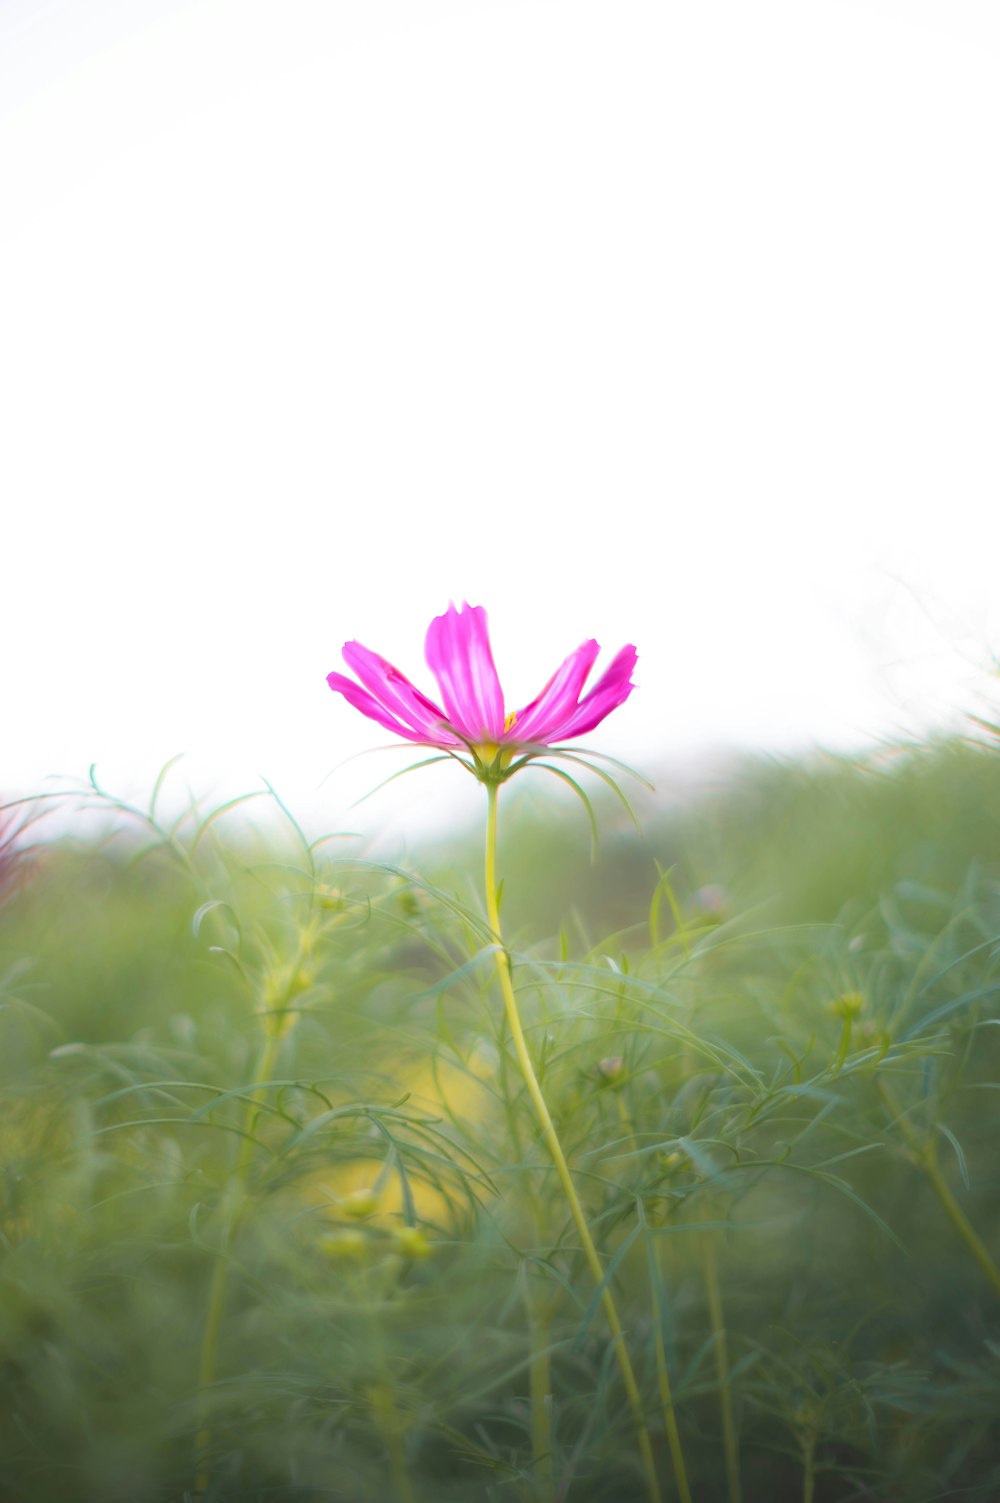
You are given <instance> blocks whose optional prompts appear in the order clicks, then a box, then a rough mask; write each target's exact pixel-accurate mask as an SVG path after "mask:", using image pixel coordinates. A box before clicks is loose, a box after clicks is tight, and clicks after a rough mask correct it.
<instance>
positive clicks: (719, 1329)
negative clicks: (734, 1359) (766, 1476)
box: [702, 1232, 742, 1503]
mask: <svg viewBox="0 0 1000 1503" xmlns="http://www.w3.org/2000/svg"><path fill="white" fill-rule="evenodd" d="M702 1252H703V1258H702V1267H703V1268H704V1271H705V1292H706V1294H707V1295H708V1313H709V1316H710V1317H711V1321H712V1334H713V1335H714V1337H715V1370H716V1373H717V1374H718V1378H719V1405H720V1407H721V1409H722V1449H723V1452H724V1454H725V1458H726V1491H727V1493H728V1496H729V1503H741V1498H742V1492H741V1488H740V1453H739V1446H738V1443H737V1440H736V1424H735V1421H734V1418H733V1390H732V1384H731V1383H730V1381H729V1348H728V1343H727V1341H726V1327H725V1324H724V1322H723V1318H722V1295H721V1293H720V1291H719V1269H718V1265H717V1263H716V1260H715V1243H714V1241H713V1239H712V1235H711V1233H710V1232H709V1233H708V1234H707V1235H706V1236H705V1238H704V1240H703V1242H702Z"/></svg>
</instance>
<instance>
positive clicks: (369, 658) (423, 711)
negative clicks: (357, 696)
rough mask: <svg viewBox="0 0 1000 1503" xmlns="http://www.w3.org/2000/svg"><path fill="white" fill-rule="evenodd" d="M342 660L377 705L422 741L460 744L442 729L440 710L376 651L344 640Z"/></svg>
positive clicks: (452, 744)
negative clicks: (416, 734)
mask: <svg viewBox="0 0 1000 1503" xmlns="http://www.w3.org/2000/svg"><path fill="white" fill-rule="evenodd" d="M344 662H345V663H346V664H347V666H348V668H351V669H353V671H354V672H355V673H356V674H357V676H358V678H359V679H360V680H361V682H362V684H364V686H365V688H366V689H368V690H369V691H370V692H371V693H372V694H373V695H374V697H375V698H376V699H377V700H378V701H379V703H380V704H382V705H384V706H385V708H386V709H387V710H388V711H389V713H390V714H392V715H395V716H396V717H397V718H398V719H399V720H401V721H402V722H403V724H404V725H406V726H409V728H410V729H411V730H413V731H416V732H417V733H418V735H419V737H420V739H421V740H422V741H436V742H438V743H439V744H441V745H444V746H461V744H462V743H461V742H460V741H459V739H458V737H457V736H453V735H451V734H450V733H449V732H448V731H447V730H445V729H444V721H445V719H446V716H445V713H444V711H443V710H442V709H441V708H440V707H439V706H438V705H436V704H435V703H434V701H433V700H432V699H428V698H427V696H426V694H421V692H420V690H419V689H418V688H416V687H415V685H413V684H411V683H410V680H409V679H408V678H407V677H406V674H405V673H401V672H400V671H399V669H398V668H394V667H393V665H392V664H391V663H390V662H388V661H387V659H385V658H382V657H379V655H378V653H377V652H372V651H371V650H370V648H367V647H362V645H361V643H360V642H345V643H344Z"/></svg>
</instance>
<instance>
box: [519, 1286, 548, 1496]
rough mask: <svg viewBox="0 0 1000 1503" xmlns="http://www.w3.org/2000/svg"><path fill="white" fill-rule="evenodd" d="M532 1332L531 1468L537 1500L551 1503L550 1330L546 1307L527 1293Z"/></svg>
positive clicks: (529, 1376)
mask: <svg viewBox="0 0 1000 1503" xmlns="http://www.w3.org/2000/svg"><path fill="white" fill-rule="evenodd" d="M525 1301H526V1304H527V1307H528V1325H529V1329H530V1331H531V1368H530V1371H529V1375H528V1380H529V1384H530V1392H531V1467H532V1472H533V1473H534V1478H535V1484H536V1489H537V1496H538V1497H539V1498H540V1499H544V1500H545V1503H551V1500H552V1499H553V1498H554V1496H555V1494H554V1492H553V1490H552V1411H551V1405H552V1393H551V1384H550V1381H549V1380H550V1368H551V1364H550V1360H549V1328H548V1318H547V1314H546V1310H545V1307H544V1303H543V1301H541V1300H536V1299H532V1296H531V1291H530V1289H526V1291H525Z"/></svg>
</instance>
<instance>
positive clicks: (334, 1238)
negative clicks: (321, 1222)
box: [322, 1226, 368, 1263]
mask: <svg viewBox="0 0 1000 1503" xmlns="http://www.w3.org/2000/svg"><path fill="white" fill-rule="evenodd" d="M322 1247H323V1251H324V1252H325V1253H326V1255H327V1257H328V1258H330V1259H332V1260H333V1261H334V1262H337V1263H360V1262H362V1261H363V1259H364V1256H365V1253H366V1252H367V1251H368V1238H367V1237H366V1236H365V1234H364V1232H363V1231H361V1229H360V1228H359V1227H356V1226H350V1227H345V1228H344V1230H343V1231H340V1232H330V1233H329V1235H328V1236H326V1237H324V1238H323V1243H322Z"/></svg>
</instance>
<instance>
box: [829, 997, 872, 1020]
mask: <svg viewBox="0 0 1000 1503" xmlns="http://www.w3.org/2000/svg"><path fill="white" fill-rule="evenodd" d="M864 1005H865V998H864V994H863V993H862V992H844V993H842V995H841V996H839V997H835V998H834V1000H833V1001H832V1002H831V1003H830V1011H831V1012H832V1013H833V1014H834V1016H835V1017H838V1018H856V1017H857V1015H858V1013H859V1012H861V1011H862V1010H863V1009H864Z"/></svg>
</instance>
